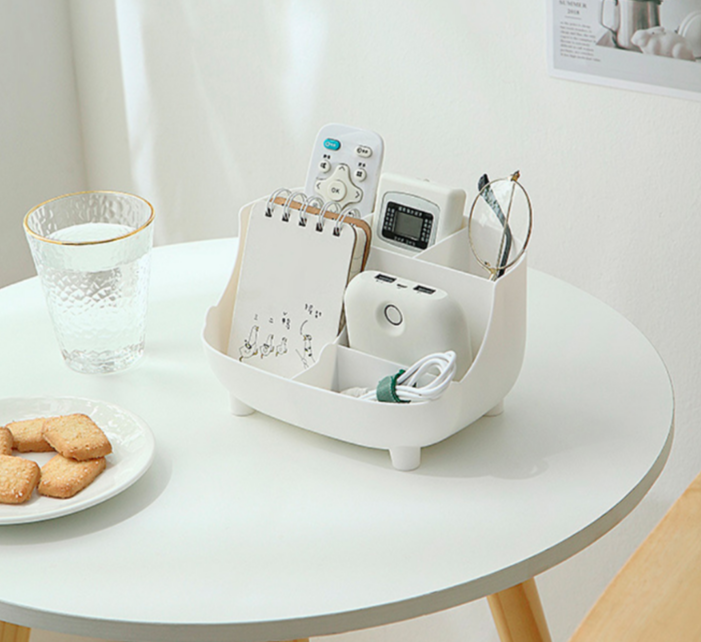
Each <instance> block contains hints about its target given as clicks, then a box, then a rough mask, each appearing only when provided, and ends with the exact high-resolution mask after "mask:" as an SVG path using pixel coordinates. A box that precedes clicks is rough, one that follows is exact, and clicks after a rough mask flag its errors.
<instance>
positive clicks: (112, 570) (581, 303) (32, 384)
mask: <svg viewBox="0 0 701 642" xmlns="http://www.w3.org/2000/svg"><path fill="white" fill-rule="evenodd" d="M236 247H237V244H236V241H235V240H232V239H228V240H219V241H207V242H200V243H190V244H183V245H174V246H168V247H161V248H157V249H156V250H155V251H154V256H153V261H154V262H153V272H152V281H151V290H150V302H149V305H150V308H149V321H148V330H147V347H146V356H145V357H144V359H143V360H142V361H141V362H140V363H139V364H138V365H137V366H135V367H133V368H132V369H130V370H127V371H125V372H123V373H119V374H113V375H102V376H88V375H82V374H77V373H74V372H72V371H70V370H69V369H68V368H67V367H66V366H65V365H64V364H63V361H62V359H61V356H60V354H59V351H58V348H57V344H56V342H55V339H54V336H53V331H52V329H51V325H50V322H49V318H48V313H47V311H46V307H45V304H44V300H43V296H42V293H41V290H40V286H39V283H38V281H37V280H36V279H29V280H27V281H24V282H21V283H18V284H15V285H12V286H10V287H7V288H4V289H2V290H0V355H2V360H1V361H0V391H1V393H0V394H1V395H2V397H49V396H51V397H65V396H73V397H86V398H92V399H98V400H103V401H107V402H112V403H114V404H118V405H120V406H122V407H124V408H126V409H128V410H130V411H132V412H133V413H135V414H137V415H138V416H140V417H141V418H143V419H144V420H145V421H146V422H147V423H148V424H149V426H150V427H151V429H152V431H153V433H154V434H155V438H156V451H155V459H154V463H153V465H152V466H151V468H150V469H149V471H148V472H147V473H146V474H145V475H144V476H143V477H142V478H141V479H140V480H139V481H138V482H136V483H135V484H134V485H133V486H131V487H130V488H128V489H127V490H125V491H124V492H122V493H121V494H119V495H117V496H116V497H114V498H112V499H109V500H107V501H105V502H103V503H101V504H99V505H97V506H94V507H92V508H89V509H87V510H84V511H82V512H79V513H76V514H73V515H68V516H65V517H60V518H58V519H53V520H49V521H44V522H38V523H32V524H22V525H5V526H0V569H2V571H1V572H0V620H4V621H5V622H7V623H12V624H13V625H19V626H18V627H15V629H16V630H20V629H21V627H38V628H43V629H48V630H54V631H58V632H65V633H73V634H77V635H89V636H96V637H103V638H108V639H115V640H125V641H132V640H133V641H142V642H146V641H149V642H159V641H163V642H166V641H167V642H192V641H193V640H196V641H202V642H206V641H211V642H224V641H226V642H235V641H247V640H248V641H252V642H255V641H258V642H260V641H263V640H280V639H292V638H303V637H308V636H314V635H323V634H328V633H337V632H342V631H350V630H355V629H360V628H366V627H372V626H376V625H381V624H386V623H390V622H395V621H399V620H405V619H409V618H412V617H416V616H419V615H422V614H427V613H431V612H435V611H438V610H441V609H445V608H449V607H452V606H455V605H459V604H463V603H466V602H469V601H471V600H475V599H478V598H481V597H484V596H488V595H491V594H498V593H499V592H502V591H505V590H506V589H509V587H512V586H514V585H519V584H522V583H528V582H530V580H531V578H533V577H534V576H535V575H537V574H538V573H540V572H542V571H544V570H546V569H549V568H551V567H552V566H554V565H556V564H558V563H559V562H561V561H563V560H565V559H567V558H568V557H570V556H572V555H574V554H575V553H577V552H578V551H581V550H582V549H583V548H585V547H586V546H588V545H589V544H591V543H592V542H593V541H594V540H596V539H597V538H598V537H600V536H601V535H603V534H604V533H606V532H607V531H608V530H610V529H611V528H612V527H613V526H614V525H615V524H617V523H618V522H619V521H620V520H622V519H623V518H624V517H625V516H626V515H627V514H628V513H629V512H630V511H631V510H632V509H633V508H634V507H635V506H636V505H637V504H638V502H639V501H640V499H641V498H642V497H643V496H644V494H645V493H646V492H647V490H648V489H649V488H650V486H651V485H652V484H653V482H654V481H655V479H656V478H657V476H658V475H659V473H660V471H661V469H662V467H663V466H664V463H665V461H666V458H667V455H668V452H669V449H670V445H671V440H672V423H673V393H672V388H671V385H670V381H669V377H668V375H667V372H666V369H665V366H664V364H663V363H662V361H661V359H660V357H659V356H658V355H657V353H656V352H655V350H654V349H653V348H652V347H651V345H650V344H649V343H648V342H647V340H646V339H645V338H644V337H643V336H642V335H641V334H640V332H639V331H638V330H637V329H636V328H634V327H633V326H632V325H631V324H630V323H629V322H628V321H626V320H625V319H624V318H622V317H621V316H620V315H619V314H617V313H616V312H614V311H613V310H611V309H610V308H608V307H607V306H606V305H604V304H603V303H601V302H599V301H598V300H596V299H595V298H593V297H591V296H589V295H587V294H585V293H583V292H581V291H579V290H577V289H576V288H574V287H572V286H569V285H567V284H565V283H563V282H561V281H559V280H557V279H554V278H551V277H548V276H545V275H543V274H541V273H538V272H535V271H530V273H529V289H528V296H529V317H528V324H529V325H528V343H527V349H526V356H525V361H524V364H523V370H522V373H521V375H520V378H519V380H518V382H517V384H516V386H515V387H514V389H513V390H512V392H511V393H510V394H509V395H508V396H507V398H506V402H505V408H506V409H505V412H504V413H503V414H502V415H500V416H497V417H490V418H483V419H481V420H480V421H478V422H477V423H475V424H473V425H471V426H470V427H468V428H467V429H465V430H463V431H462V432H460V433H458V434H457V435H455V436H453V437H451V438H449V439H447V440H446V441H444V442H442V443H439V444H437V445H434V446H430V447H428V448H425V449H424V454H423V461H422V464H421V467H420V468H418V469H417V470H416V471H413V472H409V473H407V472H399V471H396V470H394V469H393V468H392V466H391V464H390V461H389V458H388V457H387V454H386V453H385V452H383V451H376V450H372V449H367V448H362V447H359V446H354V445H350V444H346V443H342V442H339V441H335V440H332V439H330V438H327V437H323V436H320V435H317V434H314V433H310V432H307V431H305V430H303V429H300V428H295V427H292V426H289V425H286V424H283V423H281V422H279V421H275V420H272V419H270V418H268V417H265V416H262V415H260V414H254V415H252V416H250V417H233V416H232V415H231V414H230V413H229V395H228V393H227V391H226V390H224V388H222V387H221V386H220V385H219V383H218V382H217V380H216V379H215V377H214V375H213V374H212V373H211V372H210V371H209V369H208V366H207V363H206V361H205V357H204V354H203V348H202V345H201V339H200V334H201V329H202V326H203V323H204V318H205V314H206V311H207V309H208V307H209V306H211V305H213V304H214V303H215V302H216V301H217V300H218V298H219V296H220V294H221V292H222V291H223V289H224V286H225V284H226V282H227V280H228V277H229V274H230V270H231V268H232V266H233V263H234V258H235V252H236ZM329 421H333V417H329ZM1 511H2V506H1V505H0V512H1ZM526 585H527V584H526ZM533 587H534V585H533ZM493 607H494V604H493ZM506 608H507V610H508V606H507V607H506ZM0 626H2V625H1V624H0ZM10 629H11V626H10V625H8V628H7V630H8V631H10ZM7 635H8V636H9V635H10V633H8V634H7ZM1 637H2V636H1V635H0V638H1ZM546 637H547V634H546V633H545V634H543V639H546ZM8 639H9V637H8Z"/></svg>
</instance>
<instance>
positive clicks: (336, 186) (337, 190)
mask: <svg viewBox="0 0 701 642" xmlns="http://www.w3.org/2000/svg"><path fill="white" fill-rule="evenodd" d="M327 192H328V195H329V198H330V199H331V200H332V201H336V202H338V201H342V200H343V199H344V198H345V197H346V193H347V192H348V188H347V187H346V184H345V183H344V182H343V181H340V180H338V179H336V180H334V181H331V183H329V185H328V187H327Z"/></svg>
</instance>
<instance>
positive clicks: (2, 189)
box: [0, 0, 86, 286]
mask: <svg viewBox="0 0 701 642" xmlns="http://www.w3.org/2000/svg"><path fill="white" fill-rule="evenodd" d="M67 7H68V5H67V2H65V0H56V1H55V2H42V1H41V0H4V2H3V3H2V5H0V87H1V88H2V98H1V99H0V150H1V151H0V231H1V233H0V286H3V285H7V284H8V283H12V282H13V281H17V280H19V279H22V278H24V277H26V276H29V275H31V274H33V273H34V268H33V266H32V259H31V256H30V254H29V248H28V247H27V242H26V240H25V238H24V232H23V231H22V219H23V217H24V215H25V214H26V213H27V211H28V210H29V209H30V208H31V207H33V206H34V205H38V204H39V203H41V202H43V201H45V200H46V199H48V198H51V197H53V196H57V195H59V194H65V193H66V192H73V191H78V190H81V189H85V187H86V177H85V168H84V165H83V150H82V137H81V133H80V120H79V112H78V102H77V97H76V85H75V75H74V73H73V52H72V46H71V37H70V23H69V20H68V12H67Z"/></svg>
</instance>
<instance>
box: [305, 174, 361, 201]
mask: <svg viewBox="0 0 701 642" xmlns="http://www.w3.org/2000/svg"><path fill="white" fill-rule="evenodd" d="M314 188H315V189H316V192H317V194H319V195H320V196H321V197H322V198H323V199H324V200H327V201H334V202H336V203H338V204H339V205H341V206H342V207H345V206H346V205H350V204H351V203H358V202H360V201H361V200H362V198H363V191H362V190H361V189H360V188H358V187H357V186H356V185H354V184H353V181H352V180H351V175H350V168H349V167H348V165H346V164H344V163H341V164H340V165H337V166H336V169H334V170H333V172H332V173H331V175H330V176H328V177H327V178H322V179H319V180H317V181H316V183H315V184H314Z"/></svg>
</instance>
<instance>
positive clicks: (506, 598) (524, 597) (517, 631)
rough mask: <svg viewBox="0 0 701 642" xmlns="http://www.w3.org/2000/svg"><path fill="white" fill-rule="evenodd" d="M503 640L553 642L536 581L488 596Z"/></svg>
mask: <svg viewBox="0 0 701 642" xmlns="http://www.w3.org/2000/svg"><path fill="white" fill-rule="evenodd" d="M487 601H488V602H489V608H490V609H491V610H492V617H493V618H494V623H495V624H496V625H497V631H498V632H499V638H500V639H501V642H552V638H551V637H550V632H549V631H548V623H547V622H546V621H545V614H544V613H543V606H542V604H541V603H540V597H539V596H538V589H537V588H536V585H535V580H533V579H530V580H527V581H526V582H524V583H523V584H517V585H516V586H512V587H511V588H510V589H506V590H505V591H499V593H495V594H494V595H490V596H489V597H488V598H487Z"/></svg>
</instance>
